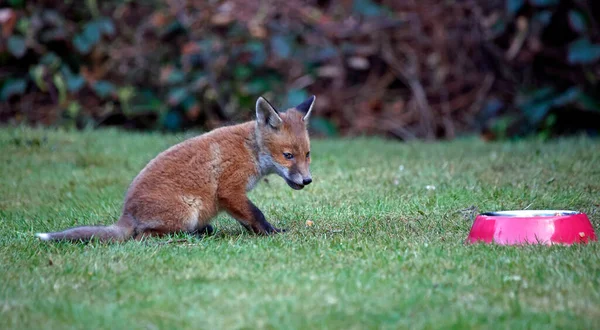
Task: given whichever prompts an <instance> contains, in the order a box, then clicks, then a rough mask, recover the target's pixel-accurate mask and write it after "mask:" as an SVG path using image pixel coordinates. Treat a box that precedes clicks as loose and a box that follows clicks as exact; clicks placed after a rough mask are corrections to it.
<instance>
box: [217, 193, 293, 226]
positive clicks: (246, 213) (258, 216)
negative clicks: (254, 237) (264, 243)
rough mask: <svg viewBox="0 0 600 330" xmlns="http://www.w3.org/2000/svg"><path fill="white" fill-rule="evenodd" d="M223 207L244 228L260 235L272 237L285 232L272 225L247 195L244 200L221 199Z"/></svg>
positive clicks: (240, 198)
mask: <svg viewBox="0 0 600 330" xmlns="http://www.w3.org/2000/svg"><path fill="white" fill-rule="evenodd" d="M220 204H221V207H222V208H223V209H224V210H225V211H227V213H229V215H231V216H232V217H233V218H234V219H236V220H237V221H238V222H239V223H240V224H241V225H242V226H244V228H246V229H247V230H249V231H252V232H254V233H256V234H260V235H270V234H274V233H279V232H283V231H284V230H282V229H279V228H275V227H273V225H271V224H270V223H269V222H268V221H267V219H265V215H264V214H263V213H262V212H261V210H259V209H258V207H256V205H254V204H253V203H252V202H251V201H250V200H249V199H248V198H247V197H246V196H245V195H244V196H243V198H242V197H241V196H240V197H239V198H221V199H220Z"/></svg>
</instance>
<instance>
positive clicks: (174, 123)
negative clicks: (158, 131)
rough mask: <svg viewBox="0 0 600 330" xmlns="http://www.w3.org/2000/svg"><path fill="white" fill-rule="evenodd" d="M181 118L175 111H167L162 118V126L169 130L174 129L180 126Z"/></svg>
mask: <svg viewBox="0 0 600 330" xmlns="http://www.w3.org/2000/svg"><path fill="white" fill-rule="evenodd" d="M182 122H183V118H182V116H181V114H180V113H179V112H177V111H169V112H168V113H167V114H166V115H165V116H164V117H163V120H162V124H163V127H164V128H166V129H167V130H169V131H175V130H178V129H179V128H181V124H182Z"/></svg>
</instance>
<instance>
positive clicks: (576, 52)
mask: <svg viewBox="0 0 600 330" xmlns="http://www.w3.org/2000/svg"><path fill="white" fill-rule="evenodd" d="M598 59H600V45H599V44H592V43H591V42H590V40H589V39H587V38H581V39H578V40H576V41H574V42H572V43H571V44H570V45H569V51H568V55H567V61H568V62H569V63H571V64H591V63H594V62H596V61H597V60H598Z"/></svg>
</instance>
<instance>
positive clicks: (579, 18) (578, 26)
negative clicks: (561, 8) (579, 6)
mask: <svg viewBox="0 0 600 330" xmlns="http://www.w3.org/2000/svg"><path fill="white" fill-rule="evenodd" d="M569 24H571V28H572V29H573V31H576V32H580V33H581V32H583V31H585V30H586V29H587V26H586V25H587V22H586V20H585V17H584V16H583V14H582V13H581V12H580V11H577V10H570V11H569Z"/></svg>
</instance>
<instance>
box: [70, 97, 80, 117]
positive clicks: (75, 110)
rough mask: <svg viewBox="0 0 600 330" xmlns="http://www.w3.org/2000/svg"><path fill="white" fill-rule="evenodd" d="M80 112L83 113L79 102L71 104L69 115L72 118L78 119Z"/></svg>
mask: <svg viewBox="0 0 600 330" xmlns="http://www.w3.org/2000/svg"><path fill="white" fill-rule="evenodd" d="M80 112H81V105H80V104H79V102H77V101H74V102H71V103H69V105H68V106H67V114H69V117H70V118H76V117H77V115H78V114H79V113H80Z"/></svg>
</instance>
